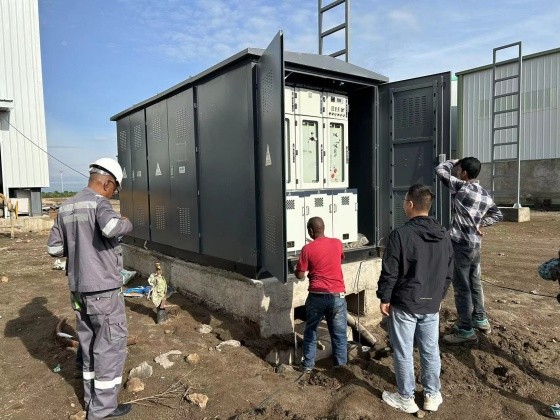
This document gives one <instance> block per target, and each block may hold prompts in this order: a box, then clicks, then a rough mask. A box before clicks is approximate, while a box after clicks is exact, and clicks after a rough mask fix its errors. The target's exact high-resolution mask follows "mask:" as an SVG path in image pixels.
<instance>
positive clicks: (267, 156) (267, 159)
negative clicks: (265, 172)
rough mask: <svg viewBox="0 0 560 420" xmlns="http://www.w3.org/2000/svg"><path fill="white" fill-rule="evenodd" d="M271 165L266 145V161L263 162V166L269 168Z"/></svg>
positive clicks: (268, 148) (268, 149)
mask: <svg viewBox="0 0 560 420" xmlns="http://www.w3.org/2000/svg"><path fill="white" fill-rule="evenodd" d="M271 165H272V159H271V158H270V147H269V146H268V144H267V145H266V160H265V162H264V166H271Z"/></svg>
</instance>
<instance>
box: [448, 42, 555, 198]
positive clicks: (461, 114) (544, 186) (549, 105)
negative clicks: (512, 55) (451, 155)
mask: <svg viewBox="0 0 560 420" xmlns="http://www.w3.org/2000/svg"><path fill="white" fill-rule="evenodd" d="M515 72H516V63H514V62H512V63H511V64H508V65H506V66H503V67H497V69H496V78H502V77H505V76H511V75H513V74H515ZM457 77H458V153H459V156H476V157H478V158H479V159H480V161H481V162H482V163H483V169H482V172H481V176H480V179H481V182H482V183H483V185H485V186H486V187H488V186H490V183H491V182H490V177H491V160H492V156H491V151H492V138H491V135H492V134H491V121H492V115H491V112H492V110H491V105H492V104H491V98H492V65H488V66H483V67H478V68H474V69H471V70H465V71H462V72H459V73H457ZM507 83H510V85H509V86H506V85H505V84H504V86H501V87H502V88H503V89H508V88H511V83H515V82H514V81H513V80H512V81H509V82H507ZM499 87H500V86H498V88H499ZM559 89H560V48H558V49H553V50H548V51H543V52H540V53H537V54H531V55H527V56H524V57H523V69H522V82H521V89H520V92H521V117H520V125H521V128H520V135H519V141H520V153H519V155H520V159H521V202H522V204H526V205H527V204H528V205H530V204H543V203H544V204H548V203H550V204H560V189H559V188H558V186H559V185H560V124H559V120H560V108H559V107H558V105H559V102H560V96H559V94H560V90H559ZM510 90H511V89H510ZM500 93H502V92H500V91H499V90H496V94H500ZM505 100H506V99H505V98H502V99H501V101H505ZM507 100H508V101H510V100H511V97H509V98H507ZM496 107H497V110H498V109H505V107H507V109H510V108H512V106H511V104H510V103H505V102H500V100H498V101H497V102H496ZM511 114H512V113H509V114H506V115H503V116H502V117H501V118H503V120H498V119H497V122H496V125H497V126H498V125H509V122H508V121H507V118H511V117H512V115H511ZM500 135H505V133H501V134H500ZM497 141H499V137H498V138H497ZM513 148H515V145H512V146H504V147H502V148H498V149H496V156H495V158H497V159H501V158H510V157H512V156H513V157H515V156H516V153H515V151H514V149H513ZM499 165H500V166H501V172H502V173H506V174H508V173H510V172H511V173H512V176H511V177H507V178H504V179H501V180H499V181H497V184H496V191H497V192H500V190H502V191H501V192H502V194H501V197H500V198H499V199H497V201H498V202H500V201H502V203H501V204H504V205H507V204H512V203H511V202H510V201H511V200H510V198H511V197H510V194H509V193H510V191H513V190H514V188H515V187H514V186H513V185H514V183H515V177H514V176H513V173H514V171H515V170H516V163H515V162H504V163H500V164H499Z"/></svg>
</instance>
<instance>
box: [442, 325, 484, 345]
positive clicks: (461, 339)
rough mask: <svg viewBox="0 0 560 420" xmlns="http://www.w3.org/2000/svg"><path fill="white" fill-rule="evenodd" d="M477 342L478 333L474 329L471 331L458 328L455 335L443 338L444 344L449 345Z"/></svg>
mask: <svg viewBox="0 0 560 420" xmlns="http://www.w3.org/2000/svg"><path fill="white" fill-rule="evenodd" d="M476 340H477V337H476V333H475V332H474V329H472V328H471V329H470V330H462V329H460V328H458V329H457V330H456V331H455V332H454V333H452V334H448V335H444V336H443V342H444V343H447V344H461V343H472V342H475V341H476Z"/></svg>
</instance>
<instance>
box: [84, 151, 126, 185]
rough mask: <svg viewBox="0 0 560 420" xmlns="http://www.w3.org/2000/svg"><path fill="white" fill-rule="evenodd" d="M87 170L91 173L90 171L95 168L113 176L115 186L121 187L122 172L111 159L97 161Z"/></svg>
mask: <svg viewBox="0 0 560 420" xmlns="http://www.w3.org/2000/svg"><path fill="white" fill-rule="evenodd" d="M89 168H90V170H89V171H90V172H92V169H95V168H97V169H101V170H103V171H105V172H108V173H109V175H113V177H114V178H115V180H116V181H117V184H118V185H119V186H120V185H121V182H122V179H123V172H122V168H121V165H119V162H117V161H116V160H115V159H111V158H101V159H97V160H96V161H95V162H93V163H91V164H90V165H89Z"/></svg>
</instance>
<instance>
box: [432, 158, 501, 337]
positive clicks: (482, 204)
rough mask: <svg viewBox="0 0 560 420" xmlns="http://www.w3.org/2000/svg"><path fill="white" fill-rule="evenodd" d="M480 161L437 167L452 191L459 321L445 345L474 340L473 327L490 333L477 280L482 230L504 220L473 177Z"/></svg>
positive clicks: (451, 229) (451, 230)
mask: <svg viewBox="0 0 560 420" xmlns="http://www.w3.org/2000/svg"><path fill="white" fill-rule="evenodd" d="M480 166H481V165H480V161H479V160H478V159H477V158H474V157H466V158H463V159H461V160H457V159H455V160H448V161H445V162H443V163H441V164H439V165H438V166H437V167H436V174H437V176H438V177H439V178H440V179H441V181H442V182H443V184H444V185H445V186H446V187H447V188H449V190H450V191H451V197H452V204H451V214H452V219H451V228H450V236H451V241H452V244H453V251H454V257H455V270H454V275H453V289H454V291H455V307H456V308H457V316H458V322H457V323H456V324H455V325H454V326H453V333H452V334H448V335H446V336H444V337H443V341H444V342H446V343H448V344H460V343H464V342H470V341H476V339H477V338H476V333H475V330H474V328H476V329H478V330H480V331H482V332H483V333H485V334H489V333H490V323H489V322H488V317H487V315H486V311H485V310H484V293H483V291H482V283H481V279H480V246H481V239H482V236H483V235H484V234H483V232H482V231H481V228H483V227H486V226H490V225H493V224H494V223H497V222H500V221H501V220H502V219H503V216H502V212H501V211H500V210H499V209H498V207H497V206H496V204H494V201H493V200H492V197H491V196H490V194H489V193H488V191H486V190H485V189H484V188H482V187H481V186H480V184H479V183H478V180H477V179H476V177H478V174H479V173H480Z"/></svg>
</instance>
